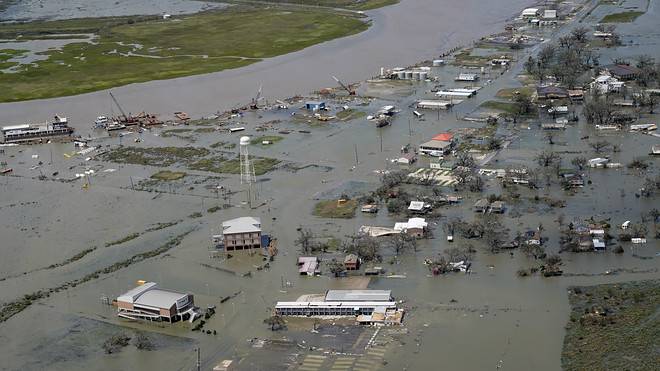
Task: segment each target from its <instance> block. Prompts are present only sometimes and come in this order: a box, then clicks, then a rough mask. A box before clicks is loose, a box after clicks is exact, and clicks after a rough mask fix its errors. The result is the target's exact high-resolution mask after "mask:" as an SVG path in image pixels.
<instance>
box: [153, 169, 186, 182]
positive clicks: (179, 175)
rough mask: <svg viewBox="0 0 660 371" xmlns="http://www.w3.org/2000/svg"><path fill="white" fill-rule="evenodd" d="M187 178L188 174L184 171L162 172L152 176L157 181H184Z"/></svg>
mask: <svg viewBox="0 0 660 371" xmlns="http://www.w3.org/2000/svg"><path fill="white" fill-rule="evenodd" d="M185 176H186V173H185V172H183V171H170V170H161V171H159V172H157V173H155V174H153V175H152V176H151V179H156V180H164V181H170V180H179V179H183V178H184V177H185Z"/></svg>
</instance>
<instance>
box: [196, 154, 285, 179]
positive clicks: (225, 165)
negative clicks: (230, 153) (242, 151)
mask: <svg viewBox="0 0 660 371" xmlns="http://www.w3.org/2000/svg"><path fill="white" fill-rule="evenodd" d="M279 163H280V160H278V159H275V158H268V157H256V158H252V166H254V175H263V174H266V173H267V172H269V171H272V170H274V169H275V168H276V167H277V165H278V164H279ZM189 168H190V169H192V170H198V171H208V172H211V173H225V174H240V173H241V162H240V160H239V159H237V158H236V159H231V160H228V159H225V158H223V157H212V158H204V159H201V160H199V161H196V162H194V163H192V164H191V165H190V166H189Z"/></svg>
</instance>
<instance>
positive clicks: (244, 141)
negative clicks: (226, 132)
mask: <svg viewBox="0 0 660 371" xmlns="http://www.w3.org/2000/svg"><path fill="white" fill-rule="evenodd" d="M240 143H241V145H242V146H247V145H249V144H250V137H248V136H244V137H241V142H240Z"/></svg>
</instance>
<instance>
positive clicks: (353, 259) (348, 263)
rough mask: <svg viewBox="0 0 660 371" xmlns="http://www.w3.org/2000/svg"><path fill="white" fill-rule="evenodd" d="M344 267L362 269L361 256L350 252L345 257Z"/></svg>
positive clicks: (351, 269) (352, 269)
mask: <svg viewBox="0 0 660 371" xmlns="http://www.w3.org/2000/svg"><path fill="white" fill-rule="evenodd" d="M344 268H345V269H346V270H347V271H354V270H358V269H360V258H358V256H357V255H355V254H348V255H346V257H345V258H344Z"/></svg>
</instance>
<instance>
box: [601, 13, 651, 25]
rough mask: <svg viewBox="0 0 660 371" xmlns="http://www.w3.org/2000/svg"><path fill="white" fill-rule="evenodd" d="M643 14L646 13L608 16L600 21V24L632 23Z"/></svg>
mask: <svg viewBox="0 0 660 371" xmlns="http://www.w3.org/2000/svg"><path fill="white" fill-rule="evenodd" d="M642 14H644V12H637V11H629V12H621V13H614V14H608V15H606V16H605V17H603V19H601V20H600V23H630V22H633V21H634V20H635V19H637V17H639V16H640V15H642Z"/></svg>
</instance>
